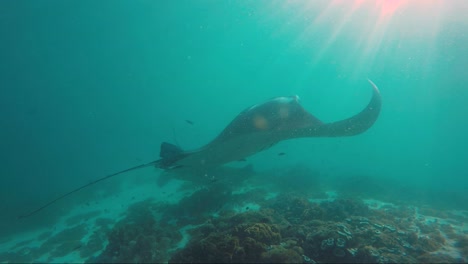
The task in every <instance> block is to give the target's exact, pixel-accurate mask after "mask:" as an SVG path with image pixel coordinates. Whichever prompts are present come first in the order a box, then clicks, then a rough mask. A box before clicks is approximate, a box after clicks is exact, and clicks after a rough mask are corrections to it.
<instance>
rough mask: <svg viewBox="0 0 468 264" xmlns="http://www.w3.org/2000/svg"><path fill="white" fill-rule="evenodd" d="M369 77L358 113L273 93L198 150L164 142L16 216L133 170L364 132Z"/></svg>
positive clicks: (184, 167) (186, 167)
mask: <svg viewBox="0 0 468 264" xmlns="http://www.w3.org/2000/svg"><path fill="white" fill-rule="evenodd" d="M369 82H370V84H371V85H372V89H373V94H372V98H371V100H370V102H369V103H368V105H367V106H366V108H364V109H363V110H362V111H361V112H360V113H358V114H356V115H354V116H352V117H350V118H347V119H344V120H341V121H337V122H333V123H323V122H321V121H320V120H319V119H318V118H316V117H315V116H313V115H311V114H310V113H308V112H307V111H306V110H305V109H304V108H303V107H302V106H301V105H300V104H299V101H298V97H297V96H290V97H277V98H274V99H271V100H269V101H267V102H265V103H263V104H258V105H254V106H252V107H249V108H247V109H246V110H244V111H242V112H241V113H240V114H239V115H238V116H237V117H236V118H234V120H232V121H231V123H230V124H229V125H228V126H227V127H226V128H225V129H224V130H223V131H222V132H221V134H219V135H218V136H217V137H216V138H215V139H213V141H211V142H210V143H208V144H207V145H205V146H204V147H201V148H200V149H197V150H193V151H183V150H181V149H180V148H179V147H177V146H175V145H172V144H170V143H166V142H163V143H162V144H161V153H160V156H161V159H159V160H156V161H152V162H149V163H146V164H142V165H138V166H135V167H132V168H129V169H126V170H123V171H119V172H116V173H113V174H110V175H107V176H105V177H103V178H100V179H97V180H95V181H93V182H90V183H88V184H86V185H84V186H81V187H79V188H77V189H75V190H73V191H70V192H68V193H66V194H64V195H62V196H60V197H58V198H56V199H55V200H53V201H51V202H49V203H47V204H45V205H43V206H41V207H40V208H38V209H36V210H34V211H32V212H30V213H28V214H25V215H22V216H20V217H19V218H25V217H29V216H31V215H33V214H36V213H38V212H39V211H41V210H43V209H44V208H46V207H48V206H50V205H52V204H53V203H55V202H56V201H58V200H60V199H62V198H65V197H66V196H69V195H71V194H73V193H75V192H78V191H79V190H81V189H84V188H86V187H88V186H91V185H94V184H96V183H98V182H100V181H103V180H106V179H109V178H111V177H114V176H117V175H119V174H122V173H125V172H128V171H132V170H136V169H141V168H145V167H149V166H156V167H158V168H161V169H164V170H167V171H172V170H174V171H185V172H189V173H190V174H193V175H199V174H200V173H205V172H208V171H210V170H212V169H214V168H216V167H219V166H220V165H223V164H225V163H228V162H231V161H236V160H241V159H243V158H245V157H247V156H250V155H253V154H255V153H257V152H260V151H262V150H265V149H267V148H269V147H271V146H272V145H274V144H276V143H278V142H280V141H282V140H287V139H292V138H300V137H344V136H354V135H357V134H360V133H363V132H365V131H366V130H367V129H369V128H370V127H371V126H372V125H373V124H374V122H375V121H376V120H377V118H378V116H379V113H380V108H381V104H382V102H381V97H380V92H379V90H378V88H377V86H376V85H375V84H374V83H373V82H372V81H370V80H369Z"/></svg>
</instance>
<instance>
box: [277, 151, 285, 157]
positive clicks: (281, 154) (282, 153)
mask: <svg viewBox="0 0 468 264" xmlns="http://www.w3.org/2000/svg"><path fill="white" fill-rule="evenodd" d="M284 155H286V153H284V152H280V153H278V156H284Z"/></svg>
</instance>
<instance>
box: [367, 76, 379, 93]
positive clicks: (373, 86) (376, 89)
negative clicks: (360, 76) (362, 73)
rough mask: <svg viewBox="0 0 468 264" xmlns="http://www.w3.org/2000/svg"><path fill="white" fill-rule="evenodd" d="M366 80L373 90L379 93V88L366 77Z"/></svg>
mask: <svg viewBox="0 0 468 264" xmlns="http://www.w3.org/2000/svg"><path fill="white" fill-rule="evenodd" d="M367 81H368V82H369V83H370V84H371V85H372V88H373V89H374V91H376V92H378V93H380V90H379V88H378V87H377V85H375V83H374V82H373V81H372V80H371V79H369V78H367Z"/></svg>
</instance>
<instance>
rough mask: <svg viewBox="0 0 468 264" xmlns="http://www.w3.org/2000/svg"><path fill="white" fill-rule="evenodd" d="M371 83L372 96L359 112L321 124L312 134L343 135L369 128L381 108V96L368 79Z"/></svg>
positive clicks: (352, 134) (353, 133) (361, 131)
mask: <svg viewBox="0 0 468 264" xmlns="http://www.w3.org/2000/svg"><path fill="white" fill-rule="evenodd" d="M368 81H369V83H370V84H371V85H372V90H373V94H372V98H371V100H370V102H369V104H368V105H367V106H366V108H364V109H363V110H362V111H361V112H360V113H358V114H356V115H354V116H352V117H350V118H347V119H344V120H341V121H337V122H333V123H327V124H323V125H321V126H320V127H319V128H317V130H316V131H315V133H314V136H321V137H345V136H354V135H357V134H361V133H363V132H365V131H366V130H367V129H369V128H370V127H371V126H372V125H373V124H374V123H375V121H376V120H377V118H378V117H379V114H380V109H381V108H382V98H381V96H380V91H379V89H378V88H377V86H376V85H375V84H374V83H373V82H372V81H371V80H368Z"/></svg>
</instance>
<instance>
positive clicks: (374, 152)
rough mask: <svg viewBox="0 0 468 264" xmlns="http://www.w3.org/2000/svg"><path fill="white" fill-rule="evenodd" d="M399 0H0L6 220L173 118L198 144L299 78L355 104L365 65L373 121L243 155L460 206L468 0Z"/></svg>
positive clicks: (134, 146)
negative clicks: (375, 106) (375, 95)
mask: <svg viewBox="0 0 468 264" xmlns="http://www.w3.org/2000/svg"><path fill="white" fill-rule="evenodd" d="M403 2H404V1H403ZM408 2H411V3H406V4H403V5H402V6H400V7H398V8H397V9H396V11H395V12H394V13H391V14H388V13H385V12H383V11H382V10H383V8H384V6H382V3H380V5H379V4H378V2H373V1H367V2H366V1H364V3H361V1H214V0H213V1H164V0H158V1H107V0H102V1H2V2H1V3H0V36H1V41H0V61H1V63H0V87H1V89H0V100H1V102H0V127H1V129H0V136H1V137H0V138H1V142H2V143H1V144H2V146H1V157H0V158H1V159H0V160H1V166H0V175H1V184H0V200H1V201H2V202H1V204H0V210H1V211H2V214H1V215H2V216H1V218H2V219H1V220H0V221H1V224H0V226H1V229H2V233H8V232H10V231H14V230H15V229H14V228H13V229H12V228H11V224H12V223H13V222H14V221H15V219H14V217H15V216H16V215H18V214H21V213H24V212H25V211H29V210H31V209H32V208H35V207H36V206H38V205H40V204H43V203H44V202H46V201H48V200H50V199H53V198H55V197H57V196H58V195H60V194H63V193H64V192H65V191H67V190H69V189H73V188H74V187H76V186H79V185H82V184H84V183H87V182H89V181H91V180H93V179H96V178H98V177H101V176H103V175H106V174H108V173H111V172H114V171H118V170H121V169H124V168H127V167H131V166H134V165H137V164H140V163H143V162H147V161H151V160H154V159H156V158H157V157H158V154H159V144H160V143H161V142H162V141H170V142H174V141H175V139H174V134H173V131H175V132H176V137H177V141H178V143H179V144H180V145H181V146H182V147H183V148H186V149H190V148H196V147H199V146H201V145H203V144H205V143H207V142H208V141H209V140H211V139H212V138H213V137H214V136H216V135H217V133H219V132H220V131H221V130H222V129H223V128H224V126H225V125H227V124H228V123H229V121H230V120H231V119H232V118H234V117H235V116H236V115H237V114H238V113H239V112H240V111H241V110H243V109H244V108H246V107H248V106H250V105H253V104H256V103H259V102H262V101H264V100H266V99H268V98H271V97H274V96H282V95H291V94H298V95H299V96H300V97H301V100H302V104H303V105H304V107H305V108H306V109H308V110H309V111H310V112H311V113H313V114H314V115H316V116H317V117H318V118H320V119H321V120H323V121H335V120H339V119H343V118H346V117H348V116H351V115H353V114H355V113H357V112H358V111H360V110H361V109H362V108H363V107H364V106H365V105H366V103H367V101H368V100H369V98H370V94H371V89H370V86H369V85H368V83H367V81H366V79H367V78H370V79H372V80H373V81H374V82H375V83H376V84H377V85H378V86H379V88H380V90H381V93H382V97H383V108H382V112H381V115H380V118H379V120H378V121H377V123H376V124H375V125H374V126H373V127H372V128H371V129H370V130H369V131H368V132H366V133H365V134H362V135H359V136H356V137H351V138H330V139H328V138H309V139H297V140H292V141H286V142H282V143H280V144H278V145H277V146H275V147H274V148H272V149H270V150H268V151H266V152H263V153H259V154H258V155H256V156H254V157H252V158H249V161H250V162H251V163H253V164H254V166H255V168H256V169H257V170H259V171H261V170H266V169H272V168H274V167H284V166H288V165H290V164H298V163H304V164H307V165H308V166H310V167H312V168H315V169H318V170H320V171H321V172H322V173H323V174H325V175H327V174H328V175H331V176H334V177H336V178H337V179H339V178H340V175H347V174H361V175H368V176H370V177H375V178H378V179H381V178H391V179H396V180H398V181H399V182H403V183H404V184H408V185H409V186H416V187H418V188H420V189H421V190H420V192H422V193H424V192H426V191H428V190H431V191H433V190H436V193H437V192H440V193H443V194H444V195H442V194H441V198H440V199H444V200H445V202H446V204H450V203H451V200H450V199H451V196H450V194H453V195H454V197H455V196H456V197H457V199H456V200H453V203H457V204H458V206H462V204H461V203H460V201H466V200H467V199H468V198H467V197H466V196H464V195H465V194H464V191H465V187H466V186H468V180H467V179H466V178H467V176H468V170H467V165H466V163H467V161H468V154H467V149H468V141H467V140H466V138H465V137H466V135H467V134H468V119H467V117H466V113H468V106H467V105H466V102H467V99H468V90H467V83H468V75H467V74H466V69H467V67H468V50H467V45H466V44H465V43H466V42H467V39H468V36H467V30H466V28H467V25H468V23H467V22H468V20H467V19H465V18H463V14H464V12H465V11H467V4H466V3H465V2H464V1H444V2H442V3H440V2H438V1H426V2H424V1H408ZM427 2H430V3H429V4H427ZM359 3H361V4H359ZM431 5H432V6H431ZM353 6H354V8H353ZM187 119H188V120H191V121H193V122H194V125H193V126H191V125H189V124H188V123H187V122H185V120H187ZM278 152H285V153H287V155H285V156H283V157H281V158H279V157H278V155H277V153H278ZM349 188H353V186H349ZM388 188H392V186H388ZM432 193H433V192H432ZM460 197H462V200H460V199H459V198H460ZM434 199H435V200H437V199H438V198H437V197H435V198H434ZM465 209H466V208H465Z"/></svg>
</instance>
